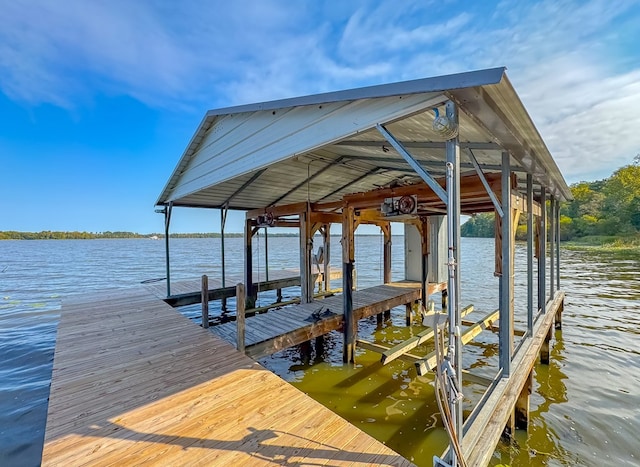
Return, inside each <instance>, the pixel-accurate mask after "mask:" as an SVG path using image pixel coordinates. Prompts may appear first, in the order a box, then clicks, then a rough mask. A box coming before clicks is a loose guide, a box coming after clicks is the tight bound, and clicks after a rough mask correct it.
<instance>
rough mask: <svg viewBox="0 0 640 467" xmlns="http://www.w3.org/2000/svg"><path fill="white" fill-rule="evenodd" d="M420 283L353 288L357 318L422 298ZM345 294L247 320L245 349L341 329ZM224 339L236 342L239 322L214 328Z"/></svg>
mask: <svg viewBox="0 0 640 467" xmlns="http://www.w3.org/2000/svg"><path fill="white" fill-rule="evenodd" d="M443 287H444V284H430V285H429V293H430V294H432V293H435V292H436V291H439V290H441V289H442V288H443ZM420 294H421V288H420V283H418V282H412V281H401V282H392V283H389V284H384V285H378V286H375V287H369V288H366V289H362V290H355V291H353V310H354V314H355V316H356V319H362V318H367V317H369V316H372V315H375V314H378V313H383V312H385V311H387V310H389V309H391V308H393V307H396V306H401V305H404V304H407V303H411V302H413V301H415V300H419V299H420ZM342 300H343V297H342V296H341V295H339V296H331V297H326V298H324V299H321V300H315V301H313V302H311V303H305V304H299V305H291V306H286V307H282V308H279V309H272V310H270V311H269V313H266V314H260V315H256V316H254V317H252V318H250V319H248V320H247V321H246V328H245V344H244V345H245V351H246V353H247V355H249V356H250V357H252V358H255V359H259V358H262V357H265V356H267V355H271V354H273V353H276V352H278V351H280V350H282V349H284V348H287V347H291V346H293V345H296V344H301V343H302V342H306V341H308V340H310V339H313V338H315V337H318V336H322V335H324V334H326V333H328V332H329V331H333V330H336V329H340V328H341V327H342V322H343V318H344V315H343V302H342ZM211 331H212V332H213V333H214V334H216V335H218V336H220V337H222V338H223V339H225V340H227V341H228V342H231V343H232V344H236V343H237V325H236V323H235V322H227V323H223V324H220V325H217V326H214V327H212V328H211Z"/></svg>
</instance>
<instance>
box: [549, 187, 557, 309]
mask: <svg viewBox="0 0 640 467" xmlns="http://www.w3.org/2000/svg"><path fill="white" fill-rule="evenodd" d="M549 214H550V216H549V224H550V225H549V293H550V296H549V298H550V300H553V296H554V295H555V292H556V280H555V274H556V238H555V237H556V199H555V197H553V196H552V197H551V202H550V205H549Z"/></svg>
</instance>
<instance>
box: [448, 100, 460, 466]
mask: <svg viewBox="0 0 640 467" xmlns="http://www.w3.org/2000/svg"><path fill="white" fill-rule="evenodd" d="M445 107H446V108H445V110H446V114H447V117H448V119H449V121H450V122H452V123H453V125H454V126H455V127H456V128H457V127H458V109H457V108H456V105H455V104H454V103H453V102H452V101H448V102H447V103H446V106H445ZM445 150H446V155H447V193H446V197H445V200H446V204H447V237H448V239H447V243H448V248H449V258H448V263H449V280H448V284H447V290H448V293H449V303H448V307H447V313H448V316H449V344H448V345H449V358H450V362H451V364H452V365H453V368H454V370H455V378H456V380H457V382H458V387H462V339H461V337H460V332H459V330H460V324H461V321H462V316H461V311H460V142H459V140H458V136H457V135H456V136H455V137H454V138H452V139H448V140H447V141H446V143H445ZM449 391H451V392H450V394H449V397H450V400H451V402H450V411H451V416H452V418H453V420H452V421H453V424H454V427H455V433H456V436H458V437H459V438H462V423H463V412H462V401H461V400H455V399H454V397H453V389H452V388H449ZM451 448H452V449H451V452H452V457H453V459H452V465H454V466H455V465H457V463H458V462H457V459H456V456H455V454H453V453H454V452H455V450H454V449H453V446H451Z"/></svg>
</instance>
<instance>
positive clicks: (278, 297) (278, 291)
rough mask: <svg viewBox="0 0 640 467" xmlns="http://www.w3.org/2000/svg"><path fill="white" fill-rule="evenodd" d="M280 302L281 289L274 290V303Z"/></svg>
mask: <svg viewBox="0 0 640 467" xmlns="http://www.w3.org/2000/svg"><path fill="white" fill-rule="evenodd" d="M281 301H282V289H277V290H276V303H280V302H281Z"/></svg>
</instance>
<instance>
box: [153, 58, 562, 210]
mask: <svg viewBox="0 0 640 467" xmlns="http://www.w3.org/2000/svg"><path fill="white" fill-rule="evenodd" d="M448 100H453V101H455V102H456V104H457V105H458V108H459V120H460V122H459V123H460V125H459V128H460V131H459V138H460V141H461V146H462V148H463V154H462V162H463V164H462V166H463V167H470V165H467V164H465V163H466V162H468V159H467V158H466V156H465V154H464V150H466V149H467V148H470V149H472V150H473V152H474V155H475V156H476V158H477V159H478V161H479V162H480V164H481V166H483V169H484V170H486V171H487V172H491V171H499V166H500V164H501V152H502V151H503V150H508V151H509V152H510V153H511V155H512V165H513V168H514V170H515V171H516V172H518V173H520V178H521V179H524V174H525V173H526V172H529V173H532V174H533V176H534V180H535V181H536V182H537V184H538V185H539V186H545V187H546V188H547V190H549V191H550V192H551V193H552V194H553V195H554V196H556V197H557V198H560V199H569V198H570V196H571V194H570V190H569V188H568V186H567V184H566V182H565V180H564V178H563V177H562V175H561V173H560V171H559V169H558V167H557V165H556V164H555V162H554V160H553V158H552V157H551V154H549V151H548V149H547V147H546V146H545V144H544V141H543V140H542V138H541V137H540V134H539V133H538V131H537V129H536V128H535V126H534V124H533V122H532V121H531V118H530V117H529V115H528V113H527V111H526V109H525V108H524V106H523V105H522V103H521V101H520V99H519V98H518V96H517V94H516V93H515V91H514V89H513V87H512V86H511V84H510V82H509V80H508V79H507V77H506V74H505V70H504V68H495V69H489V70H481V71H475V72H469V73H462V74H457V75H449V76H441V77H436V78H426V79H421V80H414V81H407V82H402V83H393V84H387V85H381V86H372V87H366V88H360V89H353V90H348V91H339V92H334V93H327V94H319V95H314V96H305V97H300V98H294V99H285V100H280V101H273V102H266V103H260V104H253V105H243V106H239V107H230V108H225V109H219V110H212V111H209V112H207V114H206V116H205V118H204V119H203V121H202V123H201V124H200V126H199V127H198V130H197V131H196V133H195V135H194V136H193V138H192V140H191V142H190V143H189V146H188V147H187V149H186V151H185V153H184V154H183V156H182V158H181V159H180V161H179V163H178V165H177V167H176V169H175V170H174V173H173V175H172V176H171V178H170V179H169V181H168V183H167V185H166V186H165V188H164V190H163V192H162V193H161V195H160V197H159V198H158V200H157V204H158V205H164V204H167V203H169V202H170V201H172V202H173V203H174V205H183V206H200V207H222V206H227V207H228V208H230V209H256V208H265V207H268V206H272V205H274V204H289V203H295V202H300V201H311V202H317V201H336V200H339V199H341V197H342V196H343V195H345V194H348V193H354V192H359V191H367V190H371V189H374V188H376V187H379V186H384V185H387V184H389V183H391V182H393V181H397V180H401V181H406V182H411V181H418V180H419V177H418V176H417V174H415V173H414V172H413V170H411V168H410V167H409V166H408V165H407V163H406V162H405V161H404V159H403V158H402V157H400V156H399V155H398V154H397V153H396V152H395V150H394V149H393V148H392V147H391V146H390V145H389V144H388V143H387V142H386V141H385V140H384V138H383V137H382V135H381V134H380V133H379V132H378V131H377V130H376V125H377V124H384V125H385V126H386V127H387V128H388V129H389V130H390V131H391V133H392V134H393V135H394V136H395V137H396V138H397V139H399V140H400V141H402V142H403V143H404V144H405V146H406V147H407V149H408V150H409V151H410V152H411V154H412V155H413V156H414V157H415V158H416V159H418V160H419V161H420V162H421V163H422V164H423V165H424V167H425V168H426V169H427V170H429V171H430V172H431V173H432V174H434V175H436V176H437V175H438V174H441V173H443V172H444V160H445V151H444V143H442V142H440V141H439V140H438V135H437V134H436V133H435V132H434V131H433V129H432V127H431V124H432V122H433V118H434V116H433V112H432V111H431V110H432V109H433V108H434V107H438V106H442V105H443V104H444V103H445V102H446V101H448Z"/></svg>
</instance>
